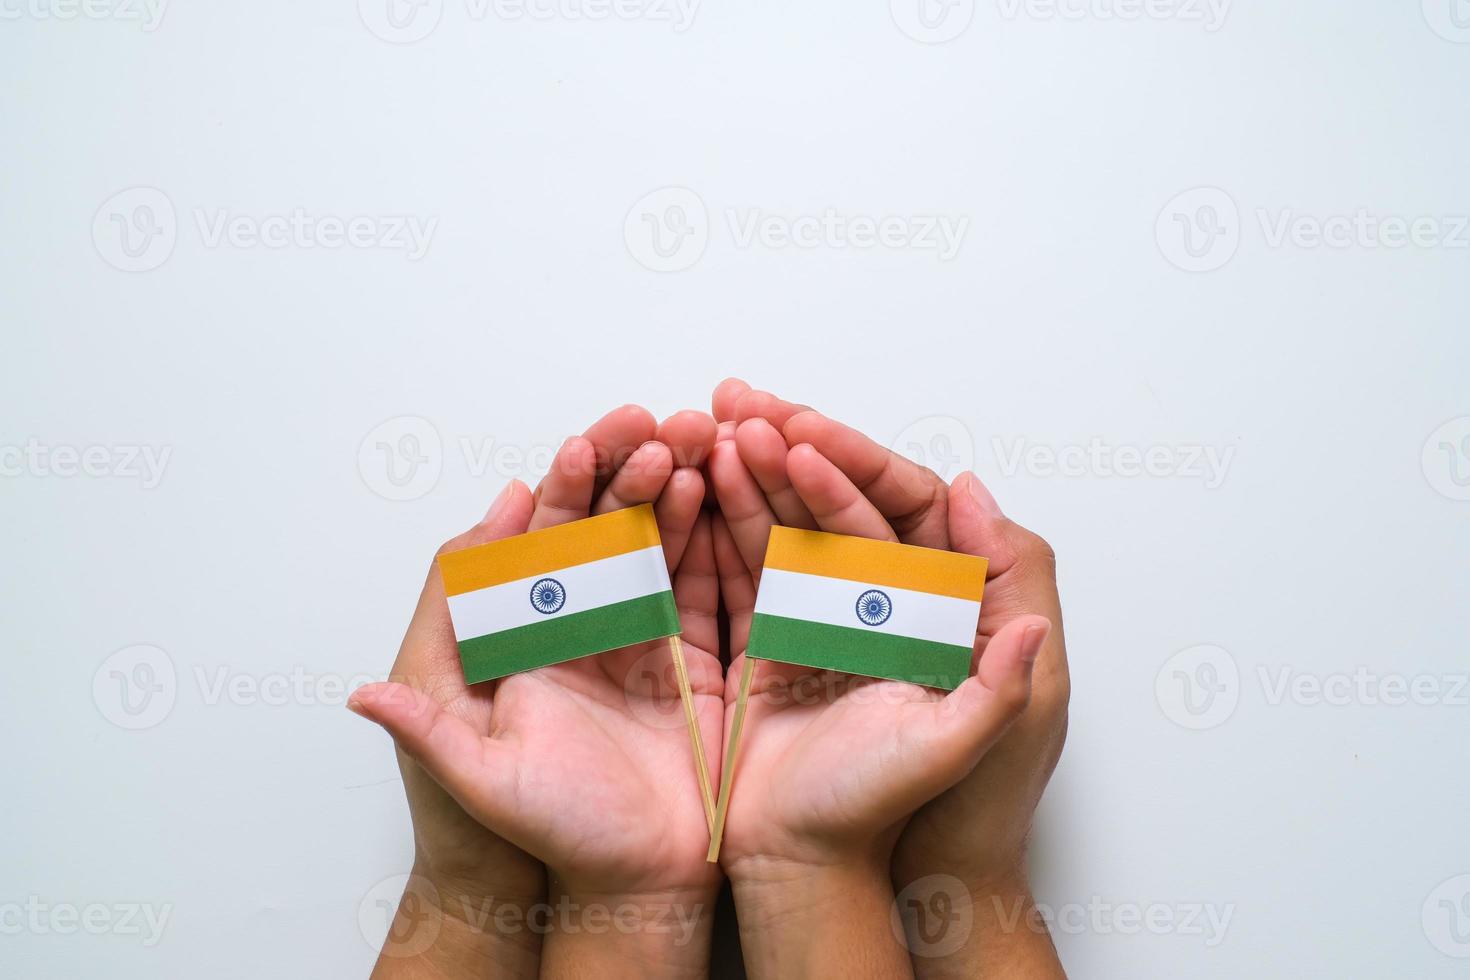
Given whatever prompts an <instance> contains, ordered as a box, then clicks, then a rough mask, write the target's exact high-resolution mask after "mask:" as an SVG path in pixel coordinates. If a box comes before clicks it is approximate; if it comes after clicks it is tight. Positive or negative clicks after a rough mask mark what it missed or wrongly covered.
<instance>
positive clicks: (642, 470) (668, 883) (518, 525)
mask: <svg viewBox="0 0 1470 980" xmlns="http://www.w3.org/2000/svg"><path fill="white" fill-rule="evenodd" d="M630 417H631V418H634V419H635V420H638V421H641V419H642V418H644V417H646V413H642V412H641V410H635V409H624V410H620V413H614V416H611V417H610V418H612V419H614V422H615V423H616V424H618V425H622V424H624V423H626V422H627V421H628V420H629V418H630ZM647 423H648V427H649V428H650V429H651V427H652V420H651V419H647ZM599 424H600V425H603V424H608V425H613V424H614V423H609V421H608V420H606V419H605V420H604V422H603V423H599ZM625 427H626V428H632V427H631V426H625ZM594 428H596V427H594ZM649 434H650V435H652V433H651V432H650V433H649ZM659 436H660V439H661V440H663V441H650V442H645V443H643V444H642V445H641V446H639V448H637V449H636V450H634V451H633V452H632V453H631V455H628V456H627V457H626V459H625V460H624V461H623V462H622V465H621V466H620V467H617V468H616V469H615V471H613V470H612V468H611V467H610V466H608V465H607V461H606V459H604V460H603V463H604V465H603V466H602V467H600V468H599V465H598V463H599V458H600V457H603V453H602V451H601V450H602V447H601V446H599V445H598V444H597V442H596V441H595V440H593V439H589V438H573V439H569V440H568V441H567V442H566V443H565V444H564V445H563V447H562V449H561V450H560V451H559V452H558V454H557V456H556V458H555V460H554V461H553V463H552V468H551V472H550V474H549V475H548V476H547V478H546V480H545V482H544V483H543V485H542V486H541V487H540V488H539V490H538V491H537V494H536V496H535V498H534V499H533V498H532V496H531V494H530V493H529V492H528V491H527V490H526V489H525V487H524V486H521V485H520V484H512V486H511V487H510V488H509V489H508V490H507V492H506V497H505V498H504V499H503V500H502V501H501V502H500V504H499V510H498V511H497V513H496V515H495V517H494V519H493V521H492V523H494V524H495V526H496V527H497V529H501V530H503V531H504V532H505V533H507V534H509V533H520V532H523V531H526V530H535V529H538V528H541V527H548V526H552V525H554V524H560V523H565V522H567V521H572V520H577V519H579V518H582V517H586V516H588V515H589V513H604V512H607V511H610V510H614V509H617V508H620V507H625V506H631V505H635V504H639V503H649V502H652V503H654V505H655V513H656V516H657V517H658V521H659V526H660V531H661V534H662V537H663V541H664V546H665V553H666V556H667V557H668V559H669V564H670V567H671V568H673V569H674V570H675V571H674V576H673V579H674V589H675V597H676V600H678V602H679V603H680V606H681V618H682V619H683V625H684V628H685V637H686V643H685V650H686V655H687V658H688V661H689V667H690V674H691V683H692V684H693V685H694V689H695V701H696V709H697V712H698V714H699V716H700V719H701V722H702V724H703V726H704V737H705V739H706V744H707V745H709V746H713V747H714V748H713V750H712V751H713V752H717V751H718V746H719V745H720V739H719V734H720V721H721V707H722V706H721V697H720V695H721V688H722V681H721V678H720V672H719V666H718V661H717V659H716V656H715V654H713V653H711V652H709V651H710V650H713V649H717V642H716V636H715V626H714V623H715V610H716V604H717V586H716V584H715V579H714V568H713V559H712V546H711V545H710V539H709V523H708V519H707V518H700V507H701V504H702V502H703V498H704V482H703V479H702V478H701V476H700V474H699V471H698V469H697V468H696V466H697V464H698V463H699V461H700V460H701V459H702V456H703V455H704V454H706V453H707V451H708V447H709V444H710V442H711V441H712V440H713V438H714V423H713V421H712V420H710V419H709V418H708V416H703V415H700V414H698V413H681V414H680V415H677V416H675V417H674V418H672V419H670V420H669V421H668V422H666V423H665V424H664V426H663V427H662V428H661V429H660V430H659ZM676 458H678V459H680V460H681V461H687V462H689V463H690V464H693V465H681V466H679V467H677V468H676V467H675V465H674V461H675V459H676ZM686 553H687V558H686ZM440 601H441V602H442V598H441V599H440ZM445 626H446V627H447V626H448V624H447V621H446V623H445ZM450 642H451V643H452V634H450ZM669 659H670V656H669V653H668V645H667V643H666V642H665V641H657V642H655V643H650V644H644V645H640V646H635V647H630V648H626V649H623V650H618V651H613V652H610V653H604V654H600V655H597V656H594V657H586V658H582V659H580V660H576V661H572V662H569V663H565V664H558V665H554V666H551V667H546V668H542V669H540V670H536V671H531V672H528V673H525V674H517V675H513V676H511V677H508V678H504V679H502V680H500V681H497V682H492V683H491V684H488V685H476V687H475V688H473V689H471V690H473V691H475V692H478V691H480V690H482V689H484V688H490V692H489V694H488V695H478V694H477V697H483V698H485V699H486V700H487V701H488V702H490V703H493V712H490V711H486V712H485V713H483V714H481V715H478V716H476V717H474V718H465V717H463V716H461V715H460V714H458V713H455V712H452V711H448V710H444V708H443V707H442V706H441V702H440V700H438V699H436V698H433V697H429V696H426V695H424V694H422V693H420V692H418V691H415V690H413V689H412V688H410V687H406V686H402V685H397V684H384V685H370V686H368V687H366V688H363V689H361V690H359V691H358V692H356V693H355V694H354V695H353V698H352V701H353V704H354V707H355V708H356V709H357V710H359V711H360V712H361V713H363V714H364V715H365V716H367V717H369V718H370V719H372V720H374V721H376V722H378V723H379V724H381V725H383V726H384V727H385V728H386V729H388V730H389V732H390V733H391V734H393V736H394V738H395V740H396V741H397V743H398V744H399V746H400V747H401V748H402V750H403V751H405V752H406V753H407V754H408V755H409V756H410V757H411V758H412V759H413V760H415V761H416V762H417V764H418V765H420V766H422V767H423V770H424V771H425V772H427V773H428V774H429V775H430V776H432V777H433V779H434V780H435V781H436V782H437V783H438V784H439V785H440V786H442V787H444V789H445V790H447V792H448V794H449V795H450V796H451V797H453V799H454V800H455V801H456V802H457V803H458V805H459V806H460V807H461V808H462V809H463V811H464V812H465V813H466V814H468V815H469V816H472V817H473V818H474V819H475V820H477V821H478V822H480V823H482V824H484V825H485V826H486V827H488V828H490V829H491V830H492V831H494V832H495V833H496V834H498V835H500V836H502V837H504V838H505V839H506V840H507V841H510V842H512V843H513V844H514V845H515V846H517V847H520V848H521V849H523V850H525V851H527V852H528V853H530V854H532V855H534V856H535V857H537V858H539V859H541V860H543V861H545V862H546V864H547V866H548V868H549V870H550V872H551V874H552V877H553V890H554V892H555V893H556V896H557V902H558V904H559V906H560V907H561V908H562V909H566V908H571V909H573V910H574V911H573V914H574V915H580V914H581V912H582V911H586V912H588V913H590V914H595V915H597V916H598V918H599V919H600V921H601V922H602V923H603V927H604V929H605V931H606V933H607V934H606V935H599V936H596V937H595V938H597V939H599V940H602V941H603V943H602V944H603V945H604V946H607V945H608V940H609V938H610V937H620V938H623V939H627V938H629V937H625V936H623V935H622V934H621V933H620V932H619V931H618V930H617V929H614V928H607V926H606V923H607V913H609V912H610V913H612V915H613V916H614V917H615V918H616V916H618V915H627V914H635V915H641V914H647V915H649V916H655V915H661V914H667V913H668V912H669V907H670V906H674V907H675V911H676V912H677V911H678V910H679V908H693V907H707V906H709V905H711V904H712V900H713V894H714V889H715V888H716V887H717V884H718V873H717V871H716V870H714V869H711V868H710V867H709V866H708V865H707V864H705V862H704V850H705V844H706V841H707V833H706V825H705V817H704V812H703V806H702V803H701V800H700V796H699V791H698V789H697V784H696V783H695V781H694V779H693V769H694V763H693V758H692V755H691V750H690V746H689V738H688V733H687V731H686V730H685V728H684V726H683V725H682V724H679V725H675V726H661V727H660V726H652V727H651V726H650V725H649V724H648V723H647V721H646V719H647V718H648V717H650V712H654V713H656V714H659V715H664V716H666V715H667V713H668V709H667V706H666V705H658V704H654V705H650V704H648V703H646V702H647V701H648V700H649V699H647V698H643V697H642V695H641V694H640V685H639V683H638V676H639V672H641V671H645V670H652V671H655V672H661V671H663V669H664V668H665V667H666V666H667V665H668V663H669ZM455 669H456V670H457V669H458V667H457V664H456V666H455ZM460 683H461V684H462V681H461V682H460ZM660 696H661V695H657V694H656V695H655V699H656V698H658V697H660ZM672 696H673V697H674V698H675V699H677V694H673V695H672ZM488 707H489V705H488V704H487V708H488ZM674 709H675V711H676V712H677V711H678V710H679V709H678V705H677V700H675V703H674ZM675 717H678V718H682V714H676V715H675ZM599 907H601V910H600V911H599ZM620 909H631V910H634V911H633V912H631V913H626V912H619V910H620ZM578 910H580V911H578ZM551 925H552V928H553V932H552V934H551V938H550V939H549V940H548V942H547V947H546V950H545V955H544V958H543V962H542V970H543V972H544V973H548V974H553V975H554V974H555V973H557V972H558V970H559V968H564V967H565V966H566V963H567V957H565V956H562V955H560V954H559V953H558V950H561V951H565V950H566V949H567V948H568V947H570V946H574V945H576V943H577V941H578V937H580V936H581V935H583V934H585V933H584V931H580V930H579V931H573V930H574V929H576V928H577V922H573V923H571V926H572V928H571V929H561V930H560V931H557V930H558V926H560V925H564V923H559V922H558V921H557V920H556V918H555V913H553V921H552V923H551ZM704 932H705V934H706V936H707V927H705V928H704ZM662 938H663V936H662V934H660V935H658V936H653V935H652V934H651V933H650V931H649V930H644V931H643V932H640V933H639V934H638V936H637V939H638V940H639V941H641V942H650V943H652V942H658V941H660V940H662ZM563 940H565V941H563ZM689 950H691V951H692V953H693V955H694V956H697V955H698V950H699V946H698V944H697V943H694V944H691V945H690V946H689ZM650 955H652V954H650ZM657 959H658V960H659V961H663V962H668V961H669V960H670V957H668V956H667V955H661V956H659V957H657Z"/></svg>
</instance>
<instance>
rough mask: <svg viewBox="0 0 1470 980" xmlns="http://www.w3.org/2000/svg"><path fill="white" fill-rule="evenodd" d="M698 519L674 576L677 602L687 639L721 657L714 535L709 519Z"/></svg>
mask: <svg viewBox="0 0 1470 980" xmlns="http://www.w3.org/2000/svg"><path fill="white" fill-rule="evenodd" d="M696 472H697V471H696ZM697 516H698V519H697V520H696V521H695V523H694V527H693V528H692V529H691V530H690V532H689V546H688V547H687V548H686V549H685V551H684V560H683V561H681V562H680V563H679V567H678V569H677V570H676V571H675V573H674V602H675V603H676V604H677V605H678V607H679V624H680V626H681V627H682V628H683V630H684V639H685V640H686V641H687V642H688V643H690V644H691V645H693V646H696V647H699V648H700V649H701V650H706V651H711V652H713V653H715V654H716V655H718V653H719V649H720V628H719V606H720V576H719V570H718V569H717V568H716V566H715V544H714V535H713V533H712V532H711V530H710V516H709V515H708V514H702V513H700V514H698V515H697Z"/></svg>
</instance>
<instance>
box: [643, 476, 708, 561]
mask: <svg viewBox="0 0 1470 980" xmlns="http://www.w3.org/2000/svg"><path fill="white" fill-rule="evenodd" d="M703 506H704V477H703V476H701V475H700V472H699V470H697V469H695V468H694V467H692V466H685V467H682V468H680V469H677V470H675V471H674V475H673V476H671V477H669V481H668V483H667V484H665V485H664V491H663V493H661V494H660V495H659V498H658V502H657V503H655V504H654V505H653V516H654V517H655V518H656V519H657V520H658V536H659V538H660V539H661V540H662V541H663V543H664V558H665V560H666V561H667V562H668V563H669V568H670V569H676V568H678V567H679V566H680V565H681V564H682V562H683V561H684V557H685V554H686V548H687V546H688V544H689V540H690V534H691V533H692V532H693V530H694V524H695V521H696V520H697V519H698V517H699V512H700V509H701V508H702V507H703Z"/></svg>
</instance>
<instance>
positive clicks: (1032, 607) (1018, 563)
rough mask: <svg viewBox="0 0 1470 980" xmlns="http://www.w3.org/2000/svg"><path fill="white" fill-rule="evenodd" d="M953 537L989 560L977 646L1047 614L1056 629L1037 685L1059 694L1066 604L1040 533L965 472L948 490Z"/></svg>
mask: <svg viewBox="0 0 1470 980" xmlns="http://www.w3.org/2000/svg"><path fill="white" fill-rule="evenodd" d="M947 510H948V520H949V535H950V540H951V541H952V542H953V546H954V550H956V551H959V552H963V553H964V554H968V555H979V556H981V557H983V558H986V559H988V560H989V562H990V567H989V569H988V571H987V572H986V583H985V601H984V602H983V603H982V604H981V606H980V626H979V630H978V631H977V633H978V636H977V642H976V648H977V649H978V650H980V651H982V652H983V651H985V650H986V645H987V644H988V643H989V642H993V640H991V639H989V638H990V637H993V636H994V635H995V634H997V633H998V632H999V630H1000V629H1001V628H1002V627H1004V626H1006V625H1008V624H1009V623H1010V622H1011V621H1012V620H1013V619H1015V618H1016V617H1017V616H1020V615H1023V614H1029V613H1036V614H1040V615H1041V616H1044V617H1046V619H1047V620H1049V621H1050V622H1051V623H1052V625H1053V626H1054V627H1055V628H1054V629H1053V630H1052V632H1051V633H1050V634H1049V635H1048V637H1047V641H1046V643H1045V644H1044V645H1043V646H1042V649H1041V655H1040V657H1039V658H1038V660H1037V664H1036V678H1035V683H1036V684H1037V686H1038V688H1039V689H1040V690H1041V691H1042V692H1043V693H1044V694H1047V695H1052V694H1056V693H1058V691H1060V690H1062V689H1063V688H1064V687H1065V683H1066V678H1067V651H1066V644H1065V643H1064V641H1063V638H1062V630H1061V624H1062V603H1061V598H1060V596H1059V595H1058V594H1057V565H1056V555H1055V553H1054V552H1053V551H1052V549H1051V546H1050V545H1048V544H1047V543H1046V541H1044V540H1043V539H1042V538H1041V537H1040V536H1039V535H1037V534H1035V533H1033V532H1031V531H1028V530H1027V529H1026V528H1024V527H1022V526H1021V525H1019V524H1017V523H1016V522H1015V521H1012V520H1010V519H1009V518H1007V517H1006V516H1005V515H1004V514H1002V513H1001V511H1000V507H999V506H997V505H996V503H995V498H994V497H992V496H991V494H990V491H988V490H986V489H985V485H984V484H983V483H981V482H980V478H979V477H977V476H975V474H973V473H961V474H960V475H959V476H958V477H957V478H956V479H955V481H954V485H953V486H952V487H950V490H949V506H948V508H947Z"/></svg>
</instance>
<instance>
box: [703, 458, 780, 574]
mask: <svg viewBox="0 0 1470 980" xmlns="http://www.w3.org/2000/svg"><path fill="white" fill-rule="evenodd" d="M709 471H710V482H712V483H713V484H714V487H715V498H716V499H717V500H718V501H719V503H720V513H721V514H722V515H723V516H724V522H725V524H726V525H727V526H728V527H729V530H730V536H731V538H732V539H733V540H734V541H735V544H736V546H737V547H738V548H739V549H740V554H741V556H742V557H743V559H744V561H745V565H746V568H747V570H749V571H750V572H751V573H756V572H758V571H759V569H760V567H761V564H762V563H763V562H764V561H765V558H766V541H767V540H768V539H769V538H770V536H771V525H772V524H774V523H776V515H775V514H774V513H773V512H772V511H771V508H770V506H769V505H768V504H767V503H766V495H765V494H763V493H761V488H760V484H758V483H756V482H755V477H753V476H751V475H750V470H748V469H746V468H745V463H744V462H743V461H742V460H741V459H740V451H739V450H738V449H737V448H736V444H735V443H734V442H720V443H716V444H715V448H714V451H713V452H712V453H711V454H710V461H709Z"/></svg>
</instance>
